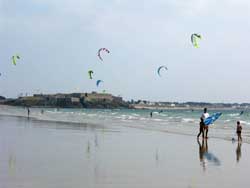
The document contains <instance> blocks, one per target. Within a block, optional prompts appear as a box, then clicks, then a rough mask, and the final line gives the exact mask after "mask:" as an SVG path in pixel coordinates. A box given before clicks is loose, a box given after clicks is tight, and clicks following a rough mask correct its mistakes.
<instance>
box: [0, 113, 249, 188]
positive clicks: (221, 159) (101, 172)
mask: <svg viewBox="0 0 250 188" xmlns="http://www.w3.org/2000/svg"><path fill="white" fill-rule="evenodd" d="M0 122H1V126H0V152H1V155H0V187H1V188H17V187H25V188H34V187H36V188H44V187H46V188H57V187H60V188H68V187H71V188H78V187H84V188H137V187H143V188H145V187H146V188H149V187H177V188H179V187H180V188H183V187H186V188H188V187H190V188H191V187H192V188H193V187H205V188H206V187H221V188H228V187H247V186H248V183H249V180H248V174H249V173H250V163H249V155H250V149H249V147H248V144H244V143H243V144H242V145H240V146H239V145H238V144H237V143H234V144H232V143H231V142H229V141H224V140H220V139H213V138H211V139H209V140H208V141H207V143H206V142H205V141H204V142H202V141H200V143H198V142H197V140H196V138H195V137H193V136H184V135H177V134H168V133H165V132H159V131H148V130H141V129H134V128H128V127H124V126H123V125H122V126H119V125H116V126H111V127H110V126H107V127H104V126H101V127H100V126H99V125H96V126H93V125H92V124H91V125H89V124H71V123H68V124H64V123H55V122H46V121H37V120H32V119H29V120H28V119H27V118H21V117H6V116H0Z"/></svg>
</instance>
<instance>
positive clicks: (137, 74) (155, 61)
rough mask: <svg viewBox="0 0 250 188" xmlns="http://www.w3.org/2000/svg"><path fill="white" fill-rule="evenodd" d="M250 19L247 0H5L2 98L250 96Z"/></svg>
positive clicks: (0, 43)
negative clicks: (196, 37)
mask: <svg viewBox="0 0 250 188" xmlns="http://www.w3.org/2000/svg"><path fill="white" fill-rule="evenodd" d="M249 18H250V1H249V0H220V1H217V0H136V1H134V0H107V1H103V0H0V72H1V74H2V75H1V77H0V95H4V96H8V97H16V96H17V95H18V94H20V93H26V92H27V93H29V94H32V93H40V92H43V93H58V92H79V91H81V92H86V91H87V92H90V91H100V92H101V91H102V90H103V89H105V90H106V91H107V92H110V93H113V94H115V95H121V96H123V97H124V98H125V99H146V100H153V101H207V102H250V86H249V81H250V37H249V35H250V20H249ZM192 33H199V34H201V35H202V37H203V39H202V40H201V42H200V48H199V49H195V48H193V47H192V44H191V42H190V35H191V34H192ZM102 47H106V48H108V49H109V50H110V54H104V55H103V59H104V62H101V61H99V59H98V57H97V51H98V49H99V48H102ZM13 54H19V55H20V56H21V59H20V60H19V61H18V63H17V66H14V65H12V64H11V56H12V55H13ZM161 65H166V66H167V67H168V71H167V72H165V73H163V74H162V77H161V78H160V77H159V76H157V68H158V67H159V66H161ZM89 69H92V70H93V71H94V79H93V80H89V79H88V75H87V71H88V70H89ZM97 79H101V80H103V81H104V83H103V84H102V85H101V86H100V88H96V86H95V82H96V80H97Z"/></svg>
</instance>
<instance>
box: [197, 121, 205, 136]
mask: <svg viewBox="0 0 250 188" xmlns="http://www.w3.org/2000/svg"><path fill="white" fill-rule="evenodd" d="M200 120H201V121H200V132H199V134H198V135H197V139H198V138H199V137H200V135H201V133H202V138H204V122H203V119H202V118H200Z"/></svg>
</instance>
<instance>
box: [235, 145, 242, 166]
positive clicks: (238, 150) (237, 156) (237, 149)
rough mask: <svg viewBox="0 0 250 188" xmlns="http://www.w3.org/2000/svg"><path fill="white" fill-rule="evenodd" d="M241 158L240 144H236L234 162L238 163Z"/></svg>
mask: <svg viewBox="0 0 250 188" xmlns="http://www.w3.org/2000/svg"><path fill="white" fill-rule="evenodd" d="M240 158H241V142H238V145H237V148H236V161H237V163H238V162H239V161H240Z"/></svg>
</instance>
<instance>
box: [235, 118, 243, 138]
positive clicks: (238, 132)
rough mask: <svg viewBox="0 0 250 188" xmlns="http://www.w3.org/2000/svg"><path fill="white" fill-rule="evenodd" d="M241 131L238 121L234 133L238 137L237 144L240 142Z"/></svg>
mask: <svg viewBox="0 0 250 188" xmlns="http://www.w3.org/2000/svg"><path fill="white" fill-rule="evenodd" d="M241 131H242V126H241V124H240V121H237V127H236V133H237V136H238V142H239V141H242V137H241Z"/></svg>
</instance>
